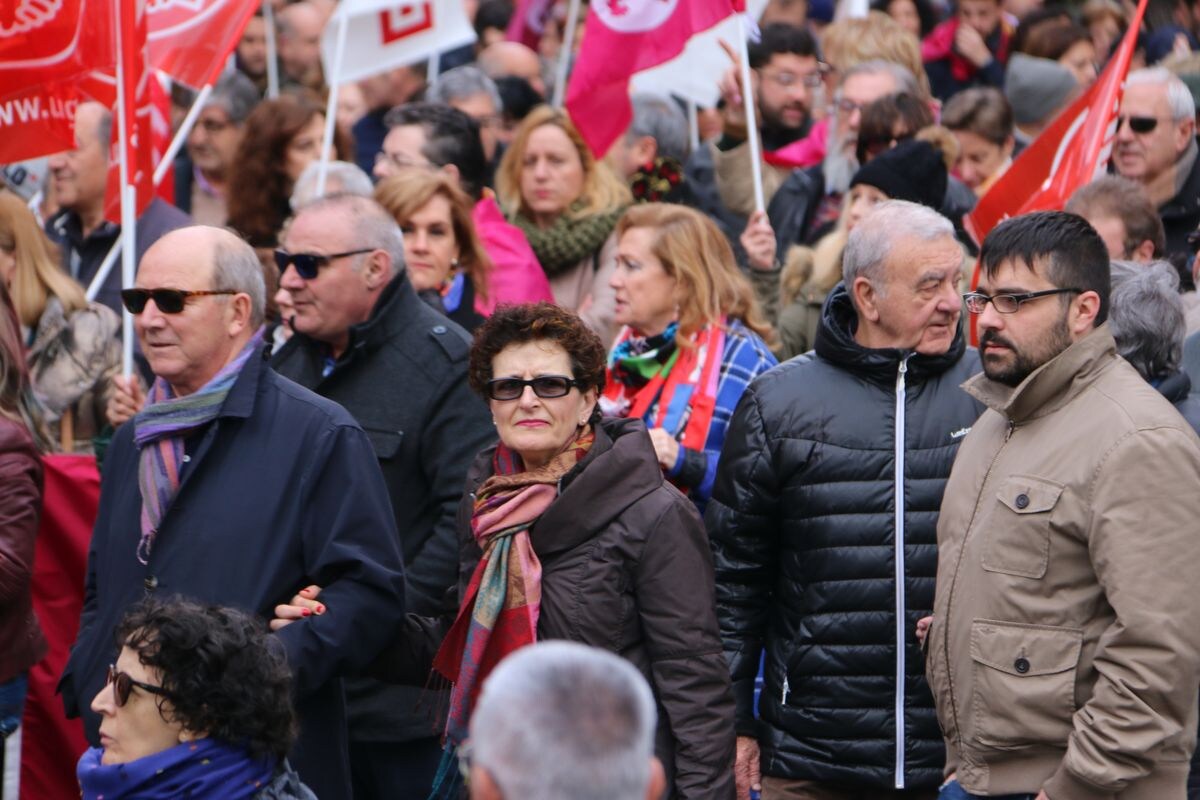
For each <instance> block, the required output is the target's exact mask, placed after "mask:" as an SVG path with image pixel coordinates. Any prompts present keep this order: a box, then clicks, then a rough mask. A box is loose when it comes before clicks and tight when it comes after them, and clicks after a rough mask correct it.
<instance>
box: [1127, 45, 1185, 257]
mask: <svg viewBox="0 0 1200 800" xmlns="http://www.w3.org/2000/svg"><path fill="white" fill-rule="evenodd" d="M1196 156H1197V147H1196V103H1195V101H1194V100H1193V99H1192V95H1191V92H1189V91H1188V88H1187V85H1186V84H1185V83H1184V82H1183V81H1181V80H1180V79H1179V77H1178V76H1176V75H1172V74H1171V73H1170V72H1168V71H1167V70H1166V69H1164V68H1162V67H1153V68H1150V69H1140V70H1135V71H1133V72H1131V73H1129V78H1128V79H1127V80H1126V82H1125V94H1124V95H1123V96H1122V97H1121V109H1120V113H1119V114H1118V115H1117V135H1116V139H1115V140H1114V142H1113V155H1112V164H1113V167H1114V168H1115V169H1116V171H1117V173H1118V174H1120V175H1123V176H1124V177H1126V178H1130V179H1131V180H1134V181H1137V182H1138V183H1140V184H1142V185H1143V186H1144V187H1145V188H1146V194H1147V195H1149V197H1150V201H1151V202H1152V203H1153V204H1154V206H1155V208H1157V209H1158V214H1159V216H1160V217H1162V222H1163V229H1164V230H1165V232H1166V235H1167V249H1166V256H1167V257H1168V258H1170V257H1172V256H1183V257H1186V256H1190V255H1191V254H1192V253H1191V250H1190V248H1188V244H1187V235H1188V234H1189V233H1191V232H1192V231H1194V230H1196V226H1197V224H1200V163H1198V160H1197V158H1196Z"/></svg>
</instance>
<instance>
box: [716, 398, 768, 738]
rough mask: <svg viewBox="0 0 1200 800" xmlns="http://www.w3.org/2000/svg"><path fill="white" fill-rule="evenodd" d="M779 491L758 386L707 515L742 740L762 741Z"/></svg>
mask: <svg viewBox="0 0 1200 800" xmlns="http://www.w3.org/2000/svg"><path fill="white" fill-rule="evenodd" d="M778 504H779V490H778V487H777V485H776V480H775V476H774V474H773V469H772V466H771V455H770V452H769V440H768V434H767V430H766V425H765V423H764V421H763V417H762V411H761V409H760V407H759V400H758V395H757V392H756V391H755V387H754V386H751V387H750V389H748V390H747V391H746V393H745V394H744V395H743V396H742V401H741V403H740V404H739V405H738V408H737V411H735V412H734V415H733V420H732V422H731V423H730V427H729V432H728V433H727V434H726V436H725V448H724V453H723V455H722V458H721V465H720V467H719V468H718V470H717V480H716V484H715V486H714V488H713V495H712V499H711V500H710V501H709V504H708V508H707V510H706V512H705V522H706V524H707V527H708V537H709V541H710V543H711V545H712V550H713V561H714V567H715V570H716V591H717V620H718V621H719V623H720V626H721V639H722V641H723V643H724V646H725V655H726V657H727V658H728V660H729V668H730V671H731V673H732V675H733V697H734V701H735V702H736V703H737V733H738V735H739V736H755V737H757V736H758V734H759V730H758V725H757V723H756V722H755V717H754V680H755V678H756V677H757V675H758V665H759V660H760V658H761V656H762V648H763V636H764V632H765V630H766V624H767V617H768V613H769V608H770V603H771V595H772V592H773V589H774V586H775V569H776V561H777V558H776V555H777V552H778V547H779V523H778Z"/></svg>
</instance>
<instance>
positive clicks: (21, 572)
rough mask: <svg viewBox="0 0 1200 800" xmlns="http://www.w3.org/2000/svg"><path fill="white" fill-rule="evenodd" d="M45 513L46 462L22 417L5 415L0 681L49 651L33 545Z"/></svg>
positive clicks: (0, 460)
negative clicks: (34, 592)
mask: <svg viewBox="0 0 1200 800" xmlns="http://www.w3.org/2000/svg"><path fill="white" fill-rule="evenodd" d="M41 513H42V462H41V459H40V458H39V457H38V453H37V450H35V449H34V446H33V439H31V438H30V436H29V432H28V431H26V430H25V427H24V426H23V425H21V424H20V423H17V422H14V421H12V420H10V419H8V418H7V417H3V416H0V683H5V682H7V681H10V680H12V679H13V678H15V677H16V676H18V675H20V674H21V673H23V672H25V671H26V670H28V669H29V668H30V667H31V666H33V665H34V664H36V663H37V662H38V661H39V660H40V659H41V657H42V656H43V655H45V653H46V640H45V638H43V636H42V629H41V628H40V627H39V626H38V622H37V619H36V618H35V617H34V616H33V599H32V597H31V595H30V590H29V586H30V581H31V580H32V578H33V545H34V541H35V540H36V538H37V531H38V519H39V517H40V516H41Z"/></svg>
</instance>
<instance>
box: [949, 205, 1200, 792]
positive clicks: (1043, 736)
mask: <svg viewBox="0 0 1200 800" xmlns="http://www.w3.org/2000/svg"><path fill="white" fill-rule="evenodd" d="M981 259H982V263H983V279H982V281H981V282H980V285H979V290H978V292H974V293H971V294H969V295H967V296H966V300H967V308H968V310H970V311H971V312H972V313H973V314H975V315H977V318H978V324H979V334H980V356H981V358H982V361H983V369H984V374H982V375H978V376H976V377H975V378H972V379H971V380H970V381H968V382H967V383H966V384H964V388H965V389H966V390H967V391H968V392H970V393H971V394H972V395H974V396H975V397H976V398H978V399H979V400H980V401H982V402H983V403H985V404H986V405H987V406H988V407H989V409H990V410H988V411H985V412H984V414H983V416H982V417H980V419H979V421H978V422H977V423H976V424H975V426H974V427H973V428H972V430H971V432H970V433H969V434H968V435H967V438H966V439H965V440H964V442H963V444H962V447H961V449H960V450H959V453H958V458H957V460H956V462H955V464H954V469H953V471H952V472H951V475H950V482H949V484H948V485H947V487H946V493H945V499H944V501H943V504H942V511H941V516H940V519H939V521H938V581H937V595H936V599H935V602H934V616H933V622H932V626H931V627H930V629H929V631H928V636H927V639H928V645H929V661H928V667H927V669H928V675H929V682H930V686H931V688H932V689H933V693H934V697H935V700H936V704H937V710H938V718H939V721H940V723H941V725H942V731H943V733H944V735H945V738H946V750H947V764H946V775H947V778H948V779H952V780H948V782H947V785H946V786H944V787H943V790H942V796H943V797H946V798H950V797H954V798H963V797H967V798H970V797H976V796H978V797H997V796H1005V795H1014V794H1015V795H1016V796H1018V797H1026V796H1028V797H1033V796H1035V795H1036V797H1037V798H1038V800H1041V798H1049V800H1085V799H1086V800H1108V799H1110V798H1113V799H1115V798H1120V800H1134V799H1135V798H1136V799H1137V800H1141V799H1142V798H1145V799H1146V800H1150V798H1154V799H1155V800H1159V799H1160V798H1172V799H1174V798H1179V799H1180V800H1182V798H1183V797H1184V784H1185V781H1186V779H1187V771H1188V759H1189V757H1190V755H1191V752H1192V749H1193V747H1194V746H1195V741H1196V701H1197V686H1198V685H1200V591H1197V588H1196V581H1197V576H1200V440H1198V439H1197V438H1196V435H1195V434H1194V433H1193V432H1192V431H1191V430H1190V429H1189V427H1188V425H1187V423H1185V422H1184V420H1183V418H1182V417H1180V416H1179V415H1178V414H1177V413H1176V412H1175V410H1174V409H1173V408H1172V407H1171V405H1170V404H1169V403H1168V402H1167V401H1166V400H1164V399H1163V398H1162V397H1161V396H1160V395H1159V394H1158V392H1157V391H1156V390H1155V389H1154V387H1153V386H1151V385H1149V384H1148V383H1146V382H1145V381H1144V380H1142V379H1141V377H1140V376H1139V375H1138V374H1137V372H1136V371H1135V370H1134V369H1133V368H1132V367H1131V366H1129V364H1127V363H1126V362H1125V361H1124V360H1122V359H1121V358H1120V357H1119V356H1118V355H1117V353H1116V350H1115V347H1114V343H1113V338H1112V335H1111V334H1110V333H1109V331H1108V327H1107V326H1106V325H1104V324H1103V323H1104V320H1105V316H1106V313H1107V306H1108V294H1109V266H1108V255H1107V251H1106V250H1105V247H1104V243H1103V241H1102V240H1101V239H1100V236H1099V235H1098V234H1097V233H1096V232H1095V231H1094V230H1093V229H1092V228H1091V226H1089V225H1088V224H1087V223H1086V222H1085V221H1084V220H1083V219H1082V218H1081V217H1077V216H1075V215H1073V214H1066V213H1062V212H1038V213H1035V214H1028V215H1025V216H1022V217H1017V218H1015V219H1011V220H1008V221H1006V222H1004V223H1003V224H1001V225H1000V226H998V227H997V228H996V229H995V230H994V231H993V232H992V233H991V235H989V236H988V238H987V240H986V241H985V242H984V245H983V252H982V253H981Z"/></svg>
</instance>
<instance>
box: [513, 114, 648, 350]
mask: <svg viewBox="0 0 1200 800" xmlns="http://www.w3.org/2000/svg"><path fill="white" fill-rule="evenodd" d="M496 193H497V195H498V196H499V199H500V205H501V207H502V208H503V209H504V212H505V214H506V215H507V216H508V218H509V220H510V221H511V222H512V223H513V224H514V225H516V226H517V227H518V228H520V229H521V231H522V232H523V233H524V234H525V237H526V238H527V239H528V240H529V244H530V246H531V247H533V252H534V253H535V254H536V255H537V258H538V261H539V262H540V263H541V265H542V269H543V270H545V272H546V277H547V278H549V280H550V289H551V291H553V292H554V301H555V302H556V303H558V304H559V305H561V306H563V307H565V308H569V309H571V310H573V311H576V312H578V314H579V316H580V317H581V318H582V319H583V321H584V322H585V323H587V324H588V326H589V327H590V328H591V329H592V330H594V331H596V333H598V334H599V335H600V338H601V339H602V340H603V341H606V342H610V341H612V337H613V334H614V333H615V324H614V322H613V313H614V307H613V306H614V301H613V292H612V289H611V287H610V286H609V278H610V277H611V275H612V273H613V269H614V268H615V266H616V249H617V248H616V238H615V237H614V236H613V228H614V227H615V226H616V224H617V219H618V218H619V217H620V216H621V213H622V212H623V211H624V210H625V208H626V206H628V205H629V204H630V202H631V201H632V197H631V195H630V193H629V188H628V187H627V186H626V185H625V184H624V183H623V182H622V181H621V179H620V178H618V177H617V176H616V174H615V173H614V172H613V171H612V169H610V168H609V167H608V165H607V164H604V163H603V162H600V161H597V160H596V159H595V158H594V157H593V156H592V152H591V150H589V149H588V146H587V144H586V143H585V142H584V141H583V137H581V136H580V135H579V131H577V130H576V129H575V126H574V125H573V124H572V123H571V120H570V119H569V118H568V117H567V115H566V113H565V112H563V111H559V110H556V109H553V108H550V107H549V106H539V107H538V108H536V109H534V110H533V111H531V112H530V113H529V115H528V116H527V117H525V119H524V121H522V123H521V126H520V127H519V128H518V129H517V132H516V135H515V136H514V137H513V141H512V144H511V145H510V146H509V148H508V150H507V151H505V153H504V158H502V159H501V161H500V167H499V169H498V170H497V172H496Z"/></svg>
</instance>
